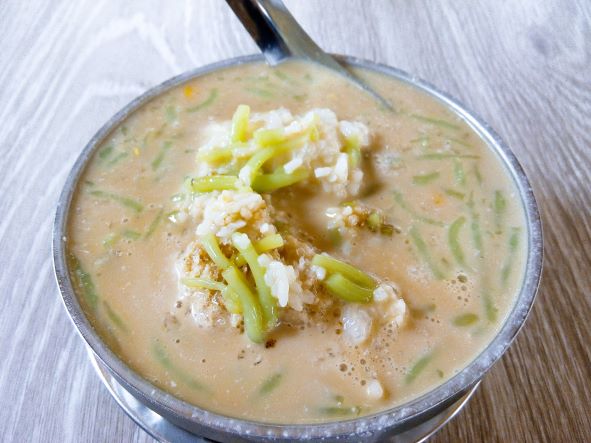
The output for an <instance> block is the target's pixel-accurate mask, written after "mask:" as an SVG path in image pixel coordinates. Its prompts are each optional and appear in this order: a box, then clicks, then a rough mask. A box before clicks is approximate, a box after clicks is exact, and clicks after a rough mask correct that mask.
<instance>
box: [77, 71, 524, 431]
mask: <svg viewBox="0 0 591 443" xmlns="http://www.w3.org/2000/svg"><path fill="white" fill-rule="evenodd" d="M358 73H359V75H361V76H362V77H363V78H365V79H366V80H367V81H368V82H369V83H370V84H371V85H372V87H373V88H374V89H376V90H377V91H378V92H379V93H380V94H382V95H383V96H384V97H386V98H387V99H388V100H390V101H391V102H392V103H394V104H395V106H396V109H397V112H396V113H391V112H388V111H385V110H383V109H380V108H379V107H378V106H377V105H376V103H375V102H374V101H373V100H372V99H371V97H368V96H367V95H366V94H364V93H363V92H361V91H360V90H358V89H357V88H356V87H355V86H353V85H351V84H349V83H348V82H346V81H345V80H343V79H341V78H340V77H338V76H335V75H333V74H331V73H329V72H326V71H324V70H323V69H321V68H318V67H315V66H311V65H308V64H303V63H290V64H285V65H282V66H281V67H280V68H278V69H277V68H276V69H272V68H269V67H267V66H266V65H262V64H258V63H255V64H247V65H243V66H238V67H233V68H227V69H224V70H221V71H218V72H216V73H212V74H208V75H206V76H204V77H201V78H198V79H195V80H191V81H189V82H188V83H186V84H185V85H181V86H178V87H176V88H174V89H172V90H170V91H168V92H166V93H165V94H163V95H162V96H160V97H158V98H156V99H154V100H152V101H151V102H149V103H148V104H146V105H144V106H143V107H142V108H141V109H139V110H138V111H136V112H135V113H133V115H131V116H130V117H129V118H128V119H127V120H126V121H125V122H124V123H123V124H122V125H121V126H120V127H119V128H117V129H116V130H115V131H114V132H113V133H112V134H111V135H110V136H109V137H108V138H107V140H106V141H105V142H104V144H103V146H101V147H100V148H99V149H98V150H97V153H96V155H95V156H94V158H93V159H92V160H91V162H90V163H89V165H88V167H87V169H86V171H85V173H84V175H83V177H82V179H81V181H80V183H79V186H78V189H77V192H76V195H75V197H74V200H73V204H72V207H71V213H70V215H69V234H68V251H69V253H70V254H72V256H73V257H74V256H75V257H76V259H75V260H72V261H71V272H72V273H73V275H74V277H75V278H76V279H77V281H78V282H80V285H79V287H78V293H79V295H80V299H81V300H82V305H83V308H84V310H85V312H86V314H87V316H88V317H89V319H90V321H91V322H92V324H93V326H94V327H95V328H96V329H97V330H98V331H99V333H100V334H101V336H102V337H103V338H104V340H105V341H106V342H107V343H108V344H109V346H111V348H112V349H113V350H114V351H115V352H116V353H117V354H118V355H119V356H120V357H121V359H122V360H123V361H125V362H126V363H127V364H128V365H129V366H130V367H131V368H133V369H134V370H135V371H137V372H138V373H139V374H141V375H142V376H144V377H145V378H146V379H148V380H150V381H151V382H153V383H154V384H156V385H158V386H160V387H162V388H163V389H165V390H167V391H169V392H171V393H173V394H174V395H176V396H178V397H180V398H182V399H184V400H186V401H188V402H191V403H194V404H196V405H198V406H200V407H203V408H206V409H209V410H212V411H215V412H218V413H221V414H224V415H230V416H235V417H241V418H247V419H251V420H260V421H265V422H274V423H312V422H323V421H333V420H339V419H347V418H351V417H353V416H356V415H358V414H361V415H366V414H370V413H373V412H376V411H379V410H383V409H387V408H389V407H392V406H395V405H398V404H401V403H404V402H406V401H408V400H410V399H412V398H415V397H417V396H419V395H421V394H422V393H425V392H426V391H428V390H430V389H432V388H434V387H435V386H437V385H438V384H440V383H442V382H443V381H445V380H446V379H448V378H449V377H451V376H453V375H454V374H455V373H457V372H458V371H460V370H461V369H462V368H463V367H465V366H466V365H467V364H468V363H469V362H470V361H471V360H473V359H474V358H475V357H476V356H477V355H478V353H480V352H481V351H482V350H483V349H484V347H485V346H486V345H487V343H489V342H490V340H491V339H492V338H493V337H494V335H495V333H496V332H497V331H498V329H499V328H500V326H501V325H502V323H503V321H504V319H505V318H506V316H507V314H508V313H509V311H510V309H511V308H512V306H513V303H514V300H515V298H516V295H517V292H518V290H519V288H520V285H521V282H522V279H523V273H524V267H525V256H526V252H525V251H526V246H527V245H526V232H525V222H524V213H523V209H522V207H521V201H520V198H519V195H518V193H517V190H516V189H515V186H514V184H513V182H512V181H511V179H510V177H509V176H508V174H507V172H506V171H505V170H504V168H503V166H502V164H501V163H500V161H499V159H498V158H496V156H495V154H494V153H492V152H490V151H489V149H488V148H487V147H486V145H485V143H484V142H483V141H482V140H481V139H480V138H479V137H478V135H477V134H476V133H475V132H474V131H473V130H471V129H470V128H469V127H468V126H467V125H466V124H465V123H463V121H461V120H460V119H459V118H458V117H457V116H455V115H454V114H453V113H452V112H451V111H450V110H448V109H446V108H445V107H444V106H443V105H442V104H441V103H440V102H438V101H437V100H435V99H433V98H432V97H430V96H429V95H427V94H425V93H423V92H421V91H419V90H417V89H415V88H414V87H412V86H410V85H408V84H405V83H403V82H400V81H397V80H393V79H391V78H388V77H386V76H383V75H381V74H377V73H373V72H366V71H363V70H358ZM241 103H247V104H249V105H250V106H251V108H252V109H253V110H254V111H258V112H264V111H269V110H272V109H276V108H278V107H285V108H288V109H289V110H291V111H292V113H293V114H298V113H303V112H305V111H307V110H309V109H311V108H317V107H324V108H330V109H332V110H334V111H335V112H336V114H337V115H338V117H339V118H340V119H347V120H358V121H361V122H363V123H365V124H366V125H367V126H368V127H369V129H370V131H371V133H372V136H373V140H374V141H373V143H372V149H371V153H370V155H369V157H368V158H366V159H365V163H364V170H365V179H364V180H365V182H364V189H365V193H364V195H365V196H364V197H362V198H361V199H360V200H361V201H362V202H364V203H366V204H368V205H370V206H373V207H377V208H380V209H382V210H383V211H384V212H385V213H386V214H387V217H388V219H389V220H390V221H391V222H392V223H393V224H395V225H396V226H397V227H399V228H400V231H401V232H399V233H396V234H395V235H393V236H392V237H384V236H376V235H374V234H373V233H371V232H363V233H360V234H359V236H358V237H356V239H355V241H353V242H352V243H348V244H347V245H346V246H345V247H343V245H339V246H336V245H335V243H334V242H332V241H331V239H330V238H329V236H328V234H327V230H326V217H325V215H324V210H325V209H326V208H327V207H329V206H338V205H339V203H341V201H340V200H339V199H337V198H336V197H333V196H330V195H326V194H322V193H312V192H306V191H305V190H302V189H301V188H298V187H294V188H288V189H287V190H284V191H281V192H279V193H277V194H274V196H273V203H274V204H275V205H276V206H277V207H279V208H281V209H283V210H285V211H287V212H289V214H291V217H292V218H291V220H292V222H293V224H294V225H296V226H298V227H299V228H301V229H303V230H305V231H306V232H307V233H308V234H309V235H310V236H311V237H312V239H313V243H314V245H315V246H317V247H318V248H319V249H321V250H324V251H326V252H328V253H330V254H333V255H335V256H337V257H339V258H341V259H343V260H346V261H349V262H350V263H352V264H354V265H356V266H358V267H359V268H361V269H364V270H367V271H368V272H372V273H373V274H376V275H379V276H383V277H385V278H388V279H390V280H392V281H394V282H396V283H397V284H398V285H399V286H400V288H401V294H402V296H403V298H404V299H405V301H406V303H407V305H408V307H409V308H410V318H409V321H408V322H407V324H406V326H405V327H404V328H403V329H401V330H400V331H396V330H392V329H388V328H384V329H383V330H381V331H380V332H379V333H378V335H377V337H376V338H375V339H374V340H373V341H372V343H371V346H367V347H365V346H359V347H347V346H343V343H342V342H343V340H342V337H341V332H342V325H340V324H339V323H338V320H339V319H338V318H337V317H335V319H334V322H333V323H332V324H331V325H330V327H327V326H322V327H320V326H315V325H314V324H310V325H308V326H307V327H304V328H302V329H297V330H296V329H293V328H286V327H279V328H278V330H277V331H275V332H274V333H273V334H272V337H273V338H274V339H275V340H276V343H275V344H274V346H272V347H269V348H266V347H265V346H262V345H256V344H253V343H250V342H249V341H248V339H246V337H245V336H244V335H243V334H239V333H238V332H237V331H236V329H234V328H216V329H215V330H211V329H205V328H199V327H197V326H196V325H195V324H194V322H192V321H191V319H190V318H187V317H186V316H182V315H180V312H181V310H182V307H178V311H175V307H174V306H175V299H176V296H177V294H178V291H179V286H178V285H179V283H178V276H177V275H176V272H175V267H174V262H175V260H177V258H178V255H179V253H180V252H181V251H183V250H184V248H185V247H186V245H187V244H188V243H189V242H190V241H191V240H193V232H191V231H190V230H183V229H182V228H179V227H177V226H175V225H173V224H171V223H168V222H167V221H166V217H165V215H166V213H167V212H168V211H169V210H170V208H171V207H172V205H171V196H173V195H174V194H175V193H176V192H177V191H178V189H179V187H180V186H181V184H182V182H183V180H184V178H185V177H186V176H189V175H190V174H191V173H192V172H193V171H194V170H195V153H196V149H197V148H198V147H199V146H200V145H202V144H203V143H204V142H205V141H206V140H205V138H204V137H205V135H204V134H203V131H202V130H203V127H204V126H205V125H206V124H207V123H208V122H210V121H211V120H227V119H229V118H230V117H231V115H232V113H233V112H234V109H235V108H236V107H237V106H238V105H239V104H241ZM444 145H445V146H449V147H450V149H451V151H450V152H452V153H453V155H447V154H446V155H441V154H440V152H441V150H440V148H441V147H442V146H444ZM446 152H447V151H446ZM462 217H463V218H464V221H463V222H462V223H460V224H461V226H460V229H458V231H457V232H458V235H457V241H458V242H459V245H460V247H461V252H462V254H463V264H462V263H459V261H458V251H457V248H455V246H454V245H453V242H452V244H450V233H449V231H450V227H451V225H453V224H454V222H457V221H458V220H459V219H460V218H462ZM456 226H457V225H456ZM454 248H455V249H454ZM155 344H156V345H155ZM155 346H156V347H155ZM374 378H377V379H379V380H380V382H381V383H382V385H383V387H384V389H385V392H386V395H385V397H384V398H382V399H380V400H377V401H372V400H370V399H369V398H368V397H367V395H366V385H367V382H368V381H369V380H371V379H374ZM265 387H267V388H268V389H267V388H265Z"/></svg>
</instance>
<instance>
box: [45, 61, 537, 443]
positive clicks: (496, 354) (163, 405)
mask: <svg viewBox="0 0 591 443" xmlns="http://www.w3.org/2000/svg"><path fill="white" fill-rule="evenodd" d="M339 59H340V61H341V62H344V63H346V64H348V65H349V66H352V67H359V68H364V69H368V70H371V71H375V72H378V73H381V74H385V75H387V76H390V77H392V78H394V79H397V80H400V81H402V82H405V83H407V84H410V85H412V86H414V87H416V88H418V89H419V90H421V91H423V92H424V93H427V94H429V95H430V96H431V97H433V98H435V99H436V100H438V101H440V102H442V103H443V104H444V105H446V106H447V107H448V108H449V109H451V110H452V111H453V112H455V113H456V114H457V115H458V116H459V117H461V118H462V119H463V120H464V121H465V122H466V123H467V124H468V125H470V126H471V127H472V129H473V130H475V131H476V132H477V133H478V134H479V135H480V136H481V137H482V138H483V139H484V140H485V141H486V142H487V144H488V146H489V147H490V149H492V150H493V151H494V152H495V153H496V155H497V156H498V158H499V160H500V161H501V162H502V163H503V164H504V166H505V168H506V170H507V171H508V173H509V174H510V176H511V178H512V179H513V181H514V182H515V185H516V187H517V189H518V191H519V196H520V198H521V203H522V205H523V209H524V212H525V215H526V219H527V240H528V251H527V263H526V270H525V276H524V279H523V283H522V286H521V290H520V293H519V295H518V298H517V300H516V302H515V304H514V306H513V308H512V310H511V312H510V313H509V315H508V317H507V319H506V320H505V323H504V324H503V325H502V327H501V328H500V330H499V332H498V334H497V335H496V336H495V337H494V339H493V340H492V341H491V342H490V343H489V345H488V346H487V347H486V348H485V349H484V350H483V351H482V352H481V353H480V355H478V357H476V358H475V359H474V360H473V361H472V362H471V363H470V364H469V365H467V366H466V367H465V368H464V369H463V370H461V371H460V372H458V373H457V374H456V375H455V376H453V377H452V378H450V379H449V380H447V381H446V382H444V383H443V384H441V385H439V386H438V387H436V388H434V389H433V390H431V391H429V392H427V393H426V394H424V395H422V396H420V397H418V398H416V399H414V400H412V401H409V402H407V403H405V404H403V405H400V406H396V407H394V408H391V409H388V410H386V411H383V412H379V413H375V414H372V415H369V416H365V417H360V418H356V419H351V420H344V421H336V422H332V423H323V424H311V425H301V424H298V425H278V424H268V423H260V422H254V421H248V420H241V419H237V418H233V417H228V416H223V415H220V414H216V413H213V412H210V411H207V410H205V409H202V408H199V407H197V406H194V405H191V404H189V403H187V402H184V401H182V400H180V399H178V398H176V397H174V396H173V395H171V394H169V393H167V392H165V391H163V390H161V389H159V388H157V387H156V386H154V385H152V384H151V383H150V382H148V381H147V380H145V379H144V378H142V377H141V376H140V375H139V374H137V373H135V372H134V371H133V370H131V369H130V368H129V367H128V366H127V365H126V364H125V363H124V362H123V361H122V360H121V359H120V358H119V357H118V356H117V355H115V353H113V351H111V349H109V348H108V347H107V345H106V344H105V343H104V342H103V341H102V339H101V338H100V337H99V335H98V334H97V332H96V331H95V330H94V329H93V327H92V326H91V324H90V322H89V321H88V319H87V318H86V316H85V315H84V313H83V311H82V309H81V307H80V304H79V302H78V299H77V297H76V295H75V293H74V289H73V286H72V281H71V279H70V276H69V273H68V268H67V265H66V242H67V226H68V214H69V210H70V205H71V202H72V196H73V194H74V191H75V189H76V186H77V183H78V180H79V178H80V177H81V175H82V173H83V172H84V169H85V167H86V165H87V163H88V161H89V160H90V158H91V157H92V155H93V153H94V151H95V150H96V148H97V147H98V146H100V145H101V143H102V142H103V140H104V139H105V138H106V137H107V136H108V135H109V134H110V132H111V131H112V130H113V129H114V128H116V127H117V126H118V125H119V124H120V123H121V122H122V121H123V120H124V119H125V118H127V117H128V116H129V115H130V114H132V113H133V112H135V111H136V110H137V109H138V108H140V107H141V106H142V105H143V104H145V103H146V102H148V101H149V100H151V99H153V98H154V97H156V96H158V95H160V94H162V93H163V92H165V91H167V90H169V89H171V88H173V87H175V86H178V85H180V84H182V83H184V82H186V81H188V80H191V79H194V78H197V77H200V76H202V75H204V74H208V73H210V72H214V71H217V70H220V69H224V68H227V67H231V66H236V65H241V64H247V63H258V62H262V61H263V58H262V56H260V55H255V56H246V57H238V58H234V59H230V60H225V61H222V62H218V63H214V64H211V65H207V66H205V67H202V68H199V69H196V70H193V71H190V72H187V73H184V74H181V75H179V76H177V77H174V78H172V79H170V80H168V81H166V82H164V83H162V84H161V85H159V86H156V87H155V88H152V89H150V90H149V91H148V92H146V93H145V94H143V95H142V96H140V97H138V98H136V99H135V100H133V101H132V102H131V103H129V104H128V105H127V106H125V107H124V108H123V109H122V110H121V111H119V112H118V113H117V114H115V115H114V116H113V117H112V118H111V119H110V120H109V121H108V122H107V123H106V124H105V125H104V126H103V127H102V128H101V129H100V130H99V131H98V132H97V134H96V135H95V136H94V137H93V138H92V139H91V140H90V142H89V143H88V144H87V145H86V147H85V148H84V150H83V151H82V153H81V154H80V157H78V159H77V160H76V163H75V164H74V166H73V168H72V171H71V172H70V174H69V176H68V179H67V180H66V183H65V185H64V189H63V191H62V193H61V196H60V199H59V202H58V207H57V213H56V218H55V224H54V229H53V261H54V268H55V275H56V279H57V282H58V285H59V287H60V290H61V293H62V297H63V301H64V305H65V307H66V309H67V311H68V313H69V315H70V318H71V319H72V321H73V322H74V325H75V326H76V328H77V330H78V332H79V333H80V335H81V336H82V338H83V339H84V340H85V341H86V343H87V344H88V346H89V347H90V349H91V350H92V352H94V354H95V355H96V357H97V358H98V360H99V361H100V362H101V363H102V364H103V365H104V366H106V367H107V368H108V369H109V371H110V372H111V373H112V375H113V376H114V377H115V379H116V380H117V381H118V382H119V384H120V385H121V386H123V388H124V389H126V390H127V391H128V392H129V393H130V394H131V395H133V396H134V397H135V398H136V399H137V400H138V401H139V402H141V403H143V404H144V405H146V406H147V407H148V408H150V409H152V410H153V411H155V412H156V413H158V414H159V415H161V416H162V417H164V418H166V419H167V420H169V421H170V422H172V423H173V424H175V425H177V426H180V427H182V428H184V429H186V430H188V431H190V432H193V433H195V434H197V435H200V436H204V437H207V438H210V439H213V440H220V441H228V440H231V441H245V440H250V441H252V440H254V441H293V440H294V439H302V440H318V439H323V440H326V441H333V440H338V441H346V442H349V441H350V442H354V441H361V440H363V441H366V442H370V441H381V440H383V439H385V438H387V437H390V436H393V435H396V434H400V433H401V432H404V431H406V430H408V429H411V428H413V427H415V426H417V425H420V424H421V423H424V422H426V421H427V420H429V419H430V418H431V417H434V416H435V415H437V414H438V413H441V412H442V411H443V410H445V409H446V408H448V407H449V406H451V405H452V404H454V403H456V402H457V401H458V400H459V399H460V398H461V397H462V396H464V395H465V394H466V393H467V392H468V391H469V390H470V389H471V388H472V387H473V386H474V385H475V384H477V383H478V382H479V381H480V380H481V378H482V377H483V376H484V374H485V373H486V372H487V371H488V370H489V369H490V368H491V366H492V365H493V363H495V362H496V361H497V360H498V359H499V358H500V357H501V355H502V354H503V353H504V352H505V351H506V350H507V348H508V347H509V345H510V344H511V342H512V341H513V339H514V338H515V336H516V335H517V333H518V332H519V330H520V328H521V327H522V325H523V323H524V321H525V319H526V317H527V315H528V313H529V311H530V309H531V307H532V304H533V302H534V299H535V295H536V292H537V288H538V284H539V280H540V274H541V269H542V259H543V252H542V251H543V239H542V228H541V223H540V216H539V213H538V208H537V205H536V201H535V198H534V194H533V192H532V189H531V186H530V184H529V182H528V180H527V178H526V176H525V173H524V172H523V169H522V168H521V166H520V165H519V163H518V161H517V159H516V158H515V156H514V155H513V153H512V152H511V150H510V149H509V148H508V147H507V145H506V144H505V143H504V142H503V141H502V140H501V138H500V137H499V136H498V135H497V134H496V133H495V132H494V131H493V130H492V129H491V128H490V127H489V126H488V125H487V124H486V123H484V122H483V121H482V120H480V119H479V118H478V117H476V116H475V115H474V114H472V113H471V112H469V111H467V110H466V109H465V108H464V107H463V106H462V105H461V104H459V103H458V102H457V101H455V100H453V99H451V98H450V97H448V96H447V95H445V94H443V93H441V92H439V91H438V90H437V89H435V88H434V87H433V86H431V85H430V84H428V83H426V82H424V81H422V80H420V79H417V78H416V77H414V76H411V75H409V74H407V73H405V72H403V71H400V70H398V69H395V68H391V67H389V66H384V65H379V64H376V63H372V62H369V61H364V60H359V59H356V58H352V57H344V56H340V57H339Z"/></svg>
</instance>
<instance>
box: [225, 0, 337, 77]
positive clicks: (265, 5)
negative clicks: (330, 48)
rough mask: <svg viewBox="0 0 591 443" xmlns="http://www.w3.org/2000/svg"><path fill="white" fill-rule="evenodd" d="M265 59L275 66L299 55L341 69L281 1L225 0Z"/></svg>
mask: <svg viewBox="0 0 591 443" xmlns="http://www.w3.org/2000/svg"><path fill="white" fill-rule="evenodd" d="M226 2H227V3H228V5H229V6H230V7H231V8H232V10H233V11H234V13H235V14H236V16H238V18H239V19H240V21H241V22H242V24H243V25H244V27H245V28H246V30H247V31H248V32H249V34H250V35H251V36H252V38H253V39H254V41H255V43H256V44H257V45H258V47H259V48H260V49H261V51H262V52H263V54H264V56H265V58H266V59H267V62H268V63H269V64H270V65H272V66H274V65H277V64H279V63H281V62H282V61H284V60H285V59H286V58H289V57H298V58H304V59H308V60H312V61H316V62H318V63H320V64H323V65H326V66H329V67H331V68H332V69H337V70H339V71H344V68H343V67H342V66H341V65H340V64H339V63H337V62H336V61H335V60H334V59H333V58H332V57H331V56H330V55H328V54H326V53H325V52H324V51H323V50H322V49H320V48H319V47H318V45H317V44H316V43H314V41H313V40H312V39H311V38H310V36H308V34H306V32H305V31H304V30H303V29H302V27H301V26H300V25H299V24H298V22H297V21H296V20H295V19H294V17H293V16H292V15H291V13H290V12H289V11H288V10H287V8H286V7H285V5H284V4H283V2H282V1H281V0H226Z"/></svg>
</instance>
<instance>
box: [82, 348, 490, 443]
mask: <svg viewBox="0 0 591 443" xmlns="http://www.w3.org/2000/svg"><path fill="white" fill-rule="evenodd" d="M88 355H89V357H90V361H91V362H92V366H93V367H94V369H95V370H96V373H97V374H98V376H99V378H100V379H101V381H102V382H103V384H104V385H105V386H106V387H107V390H108V391H109V393H110V394H111V396H112V397H113V398H114V399H115V401H116V402H117V404H118V405H119V406H121V408H122V409H123V410H124V411H125V413H126V414H127V415H128V416H129V417H130V418H131V419H132V420H133V421H134V422H136V423H137V424H138V426H140V427H141V428H142V429H143V430H144V431H146V432H147V433H148V434H150V435H151V436H152V437H154V438H155V439H156V440H158V441H160V442H171V443H173V442H174V443H213V440H209V439H206V438H203V437H200V436H198V435H195V434H192V433H191V432H189V431H186V430H184V429H183V428H181V427H179V426H176V425H174V424H172V423H171V422H169V421H168V420H166V419H165V418H163V417H162V416H160V415H158V414H157V413H156V412H154V411H152V410H151V409H150V408H148V407H147V406H145V405H144V404H142V403H140V402H139V401H138V400H136V398H135V397H134V396H133V395H131V394H130V393H129V392H127V391H126V390H125V389H124V388H123V387H122V386H121V385H120V384H119V382H118V381H117V380H116V379H115V377H113V375H112V374H111V372H110V371H109V369H108V368H107V367H106V366H105V365H104V364H103V363H101V362H100V361H99V360H98V359H97V358H96V356H95V355H94V353H93V352H92V351H91V350H90V348H89V349H88ZM479 385H480V382H478V383H476V384H475V385H474V386H473V387H472V388H471V389H470V390H469V391H468V392H467V393H466V394H464V396H462V397H461V398H460V399H459V400H458V401H457V402H455V403H453V404H452V405H451V406H450V407H449V408H447V409H445V410H444V411H442V412H440V413H439V414H437V415H435V416H434V417H432V418H430V419H429V420H427V421H425V422H423V423H421V424H420V425H417V426H415V427H414V428H411V429H408V430H406V431H404V432H402V433H400V434H397V435H394V436H391V437H389V439H388V442H391V443H410V442H423V441H425V440H427V439H428V438H429V437H431V436H432V435H433V434H435V433H436V432H437V431H438V430H440V429H441V428H442V427H443V426H444V425H445V424H446V423H448V422H449V421H450V420H451V419H452V418H454V417H455V416H456V414H458V412H460V410H461V409H462V408H463V407H464V406H465V405H466V404H467V403H468V400H469V399H470V397H472V394H474V392H475V391H476V389H477V388H478V386H479Z"/></svg>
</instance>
